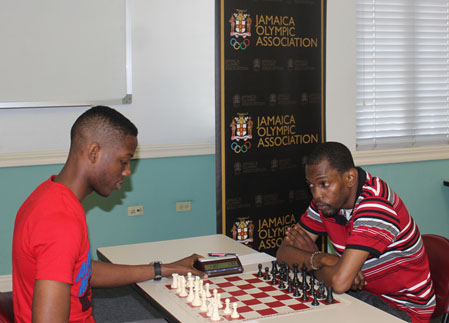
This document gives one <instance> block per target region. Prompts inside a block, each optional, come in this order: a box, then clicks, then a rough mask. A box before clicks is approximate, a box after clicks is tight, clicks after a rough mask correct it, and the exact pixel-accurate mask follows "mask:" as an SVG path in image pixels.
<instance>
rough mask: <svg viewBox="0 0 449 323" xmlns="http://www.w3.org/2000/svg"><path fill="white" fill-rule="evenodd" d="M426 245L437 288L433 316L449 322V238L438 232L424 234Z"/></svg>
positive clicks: (431, 271) (445, 322)
mask: <svg viewBox="0 0 449 323" xmlns="http://www.w3.org/2000/svg"><path fill="white" fill-rule="evenodd" d="M422 238H423V241H424V247H425V248H426V253H427V258H428V259H429V265H430V275H431V277H432V280H433V285H434V288H435V294H436V301H437V305H436V308H435V312H434V313H433V316H432V318H437V317H440V315H442V314H443V318H442V320H441V322H443V323H448V322H449V256H448V254H449V239H447V238H445V237H442V236H439V235H436V234H423V235H422Z"/></svg>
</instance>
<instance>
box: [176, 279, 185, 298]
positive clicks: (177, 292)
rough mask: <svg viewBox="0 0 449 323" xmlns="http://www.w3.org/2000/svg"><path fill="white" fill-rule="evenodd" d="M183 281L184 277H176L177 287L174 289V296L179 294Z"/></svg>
mask: <svg viewBox="0 0 449 323" xmlns="http://www.w3.org/2000/svg"><path fill="white" fill-rule="evenodd" d="M183 280H184V276H181V275H179V276H178V286H177V287H176V294H178V295H179V294H181V288H182V281H183Z"/></svg>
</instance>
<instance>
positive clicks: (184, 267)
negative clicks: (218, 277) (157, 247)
mask: <svg viewBox="0 0 449 323" xmlns="http://www.w3.org/2000/svg"><path fill="white" fill-rule="evenodd" d="M198 258H203V256H200V255H197V254H193V255H191V256H189V257H186V258H183V259H180V260H178V261H175V262H172V263H169V264H162V265H161V266H162V276H164V277H165V276H170V275H171V274H173V273H177V274H180V275H187V273H188V272H191V273H192V275H196V276H200V277H202V278H207V274H205V273H203V272H202V271H199V270H198V269H196V268H195V267H193V264H194V263H195V261H196V260H197V259H198Z"/></svg>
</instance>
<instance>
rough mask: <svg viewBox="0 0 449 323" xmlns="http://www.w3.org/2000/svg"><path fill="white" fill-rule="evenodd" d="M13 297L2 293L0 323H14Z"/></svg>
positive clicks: (0, 293) (0, 295) (0, 298)
mask: <svg viewBox="0 0 449 323" xmlns="http://www.w3.org/2000/svg"><path fill="white" fill-rule="evenodd" d="M13 322H14V314H13V305H12V296H10V295H8V294H5V293H2V292H0V323H13Z"/></svg>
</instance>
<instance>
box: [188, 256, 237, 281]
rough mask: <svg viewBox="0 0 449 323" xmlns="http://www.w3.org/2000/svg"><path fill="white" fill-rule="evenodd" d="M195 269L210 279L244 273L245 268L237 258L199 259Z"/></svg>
mask: <svg viewBox="0 0 449 323" xmlns="http://www.w3.org/2000/svg"><path fill="white" fill-rule="evenodd" d="M194 267H195V268H196V269H198V270H201V271H202V272H204V273H206V274H207V275H208V276H209V277H215V276H222V275H229V274H239V273H242V272H243V266H242V264H241V262H240V260H239V257H237V256H226V257H210V258H199V259H198V260H196V261H195V264H194Z"/></svg>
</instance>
